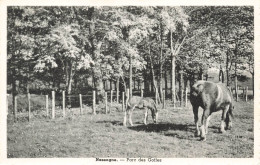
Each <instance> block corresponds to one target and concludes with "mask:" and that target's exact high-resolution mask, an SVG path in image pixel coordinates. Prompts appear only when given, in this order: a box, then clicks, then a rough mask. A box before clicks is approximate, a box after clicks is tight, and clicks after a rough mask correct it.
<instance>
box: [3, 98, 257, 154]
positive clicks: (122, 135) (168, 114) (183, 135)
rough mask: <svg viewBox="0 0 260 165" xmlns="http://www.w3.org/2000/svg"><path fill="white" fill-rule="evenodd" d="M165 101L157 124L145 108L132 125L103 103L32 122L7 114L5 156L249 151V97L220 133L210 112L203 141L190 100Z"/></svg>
mask: <svg viewBox="0 0 260 165" xmlns="http://www.w3.org/2000/svg"><path fill="white" fill-rule="evenodd" d="M169 105H170V104H168V107H167V108H166V109H162V110H160V114H159V123H158V124H151V122H152V120H151V115H150V113H149V117H148V123H150V124H148V125H144V124H143V123H142V121H143V117H144V114H143V111H142V110H138V109H136V111H134V113H133V123H134V126H132V127H130V126H128V127H124V126H123V125H122V121H123V116H124V113H123V112H121V109H120V108H115V109H111V113H109V114H104V113H103V109H102V113H101V111H100V110H101V109H98V108H99V107H97V112H98V114H97V115H92V114H91V111H92V110H91V108H88V107H87V108H86V109H84V113H83V114H82V115H79V110H78V109H74V110H70V111H67V115H66V117H65V118H62V117H61V116H59V115H58V116H57V118H56V119H53V120H52V119H49V118H46V116H45V115H44V113H43V112H42V113H37V114H33V117H32V120H31V121H30V122H28V121H27V120H26V119H25V118H26V115H25V116H22V115H20V120H18V122H16V123H14V122H13V120H12V115H11V114H9V116H8V121H7V153H8V155H7V157H8V158H36V157H37V158H39V157H40V158H44V157H46V158H53V157H74V158H83V157H84V158H89V157H158V158H186V157H191V158H195V157H198V158H202V157H208V158H212V157H217V158H222V157H225V158H234V157H235V158H247V157H253V155H254V153H253V151H254V125H253V123H254V108H253V102H252V101H250V102H237V103H235V107H236V109H235V110H234V121H233V129H232V130H230V131H227V132H226V133H224V134H220V133H219V132H218V128H219V125H220V118H221V112H217V113H215V114H213V115H212V117H211V121H210V125H209V133H208V135H207V140H206V141H204V142H202V141H199V138H198V137H195V136H194V132H195V126H194V121H193V113H192V109H191V106H190V105H189V107H188V108H184V109H178V110H176V109H174V108H173V107H170V106H169ZM118 107H120V106H118ZM60 111H61V110H60ZM35 113H36V112H35ZM57 114H59V113H57ZM201 114H202V111H201V110H200V116H201ZM39 116H41V117H39ZM23 119H24V120H23Z"/></svg>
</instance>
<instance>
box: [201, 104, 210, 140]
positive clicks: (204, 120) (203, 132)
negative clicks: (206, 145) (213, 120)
mask: <svg viewBox="0 0 260 165" xmlns="http://www.w3.org/2000/svg"><path fill="white" fill-rule="evenodd" d="M209 114H210V109H209V107H206V108H205V109H204V112H203V115H202V120H201V123H202V125H201V127H200V130H201V134H200V137H201V140H206V129H207V128H206V129H205V126H207V124H206V123H207V119H208V117H209Z"/></svg>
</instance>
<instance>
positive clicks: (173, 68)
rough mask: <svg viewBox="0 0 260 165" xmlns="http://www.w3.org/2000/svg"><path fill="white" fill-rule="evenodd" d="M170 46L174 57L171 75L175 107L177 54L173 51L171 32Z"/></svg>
mask: <svg viewBox="0 0 260 165" xmlns="http://www.w3.org/2000/svg"><path fill="white" fill-rule="evenodd" d="M170 42H171V43H170V44H171V56H172V73H171V75H172V76H171V77H172V85H171V86H172V91H171V92H172V101H173V104H174V105H175V103H176V101H175V98H176V97H175V58H176V57H175V54H174V51H173V43H172V31H171V32H170Z"/></svg>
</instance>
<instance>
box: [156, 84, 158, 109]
mask: <svg viewBox="0 0 260 165" xmlns="http://www.w3.org/2000/svg"><path fill="white" fill-rule="evenodd" d="M157 93H158V90H157V88H155V104H156V105H158V98H157V97H158V96H157Z"/></svg>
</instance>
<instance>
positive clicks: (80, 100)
mask: <svg viewBox="0 0 260 165" xmlns="http://www.w3.org/2000/svg"><path fill="white" fill-rule="evenodd" d="M79 106H80V107H79V108H80V114H81V115H82V95H81V94H79Z"/></svg>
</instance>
